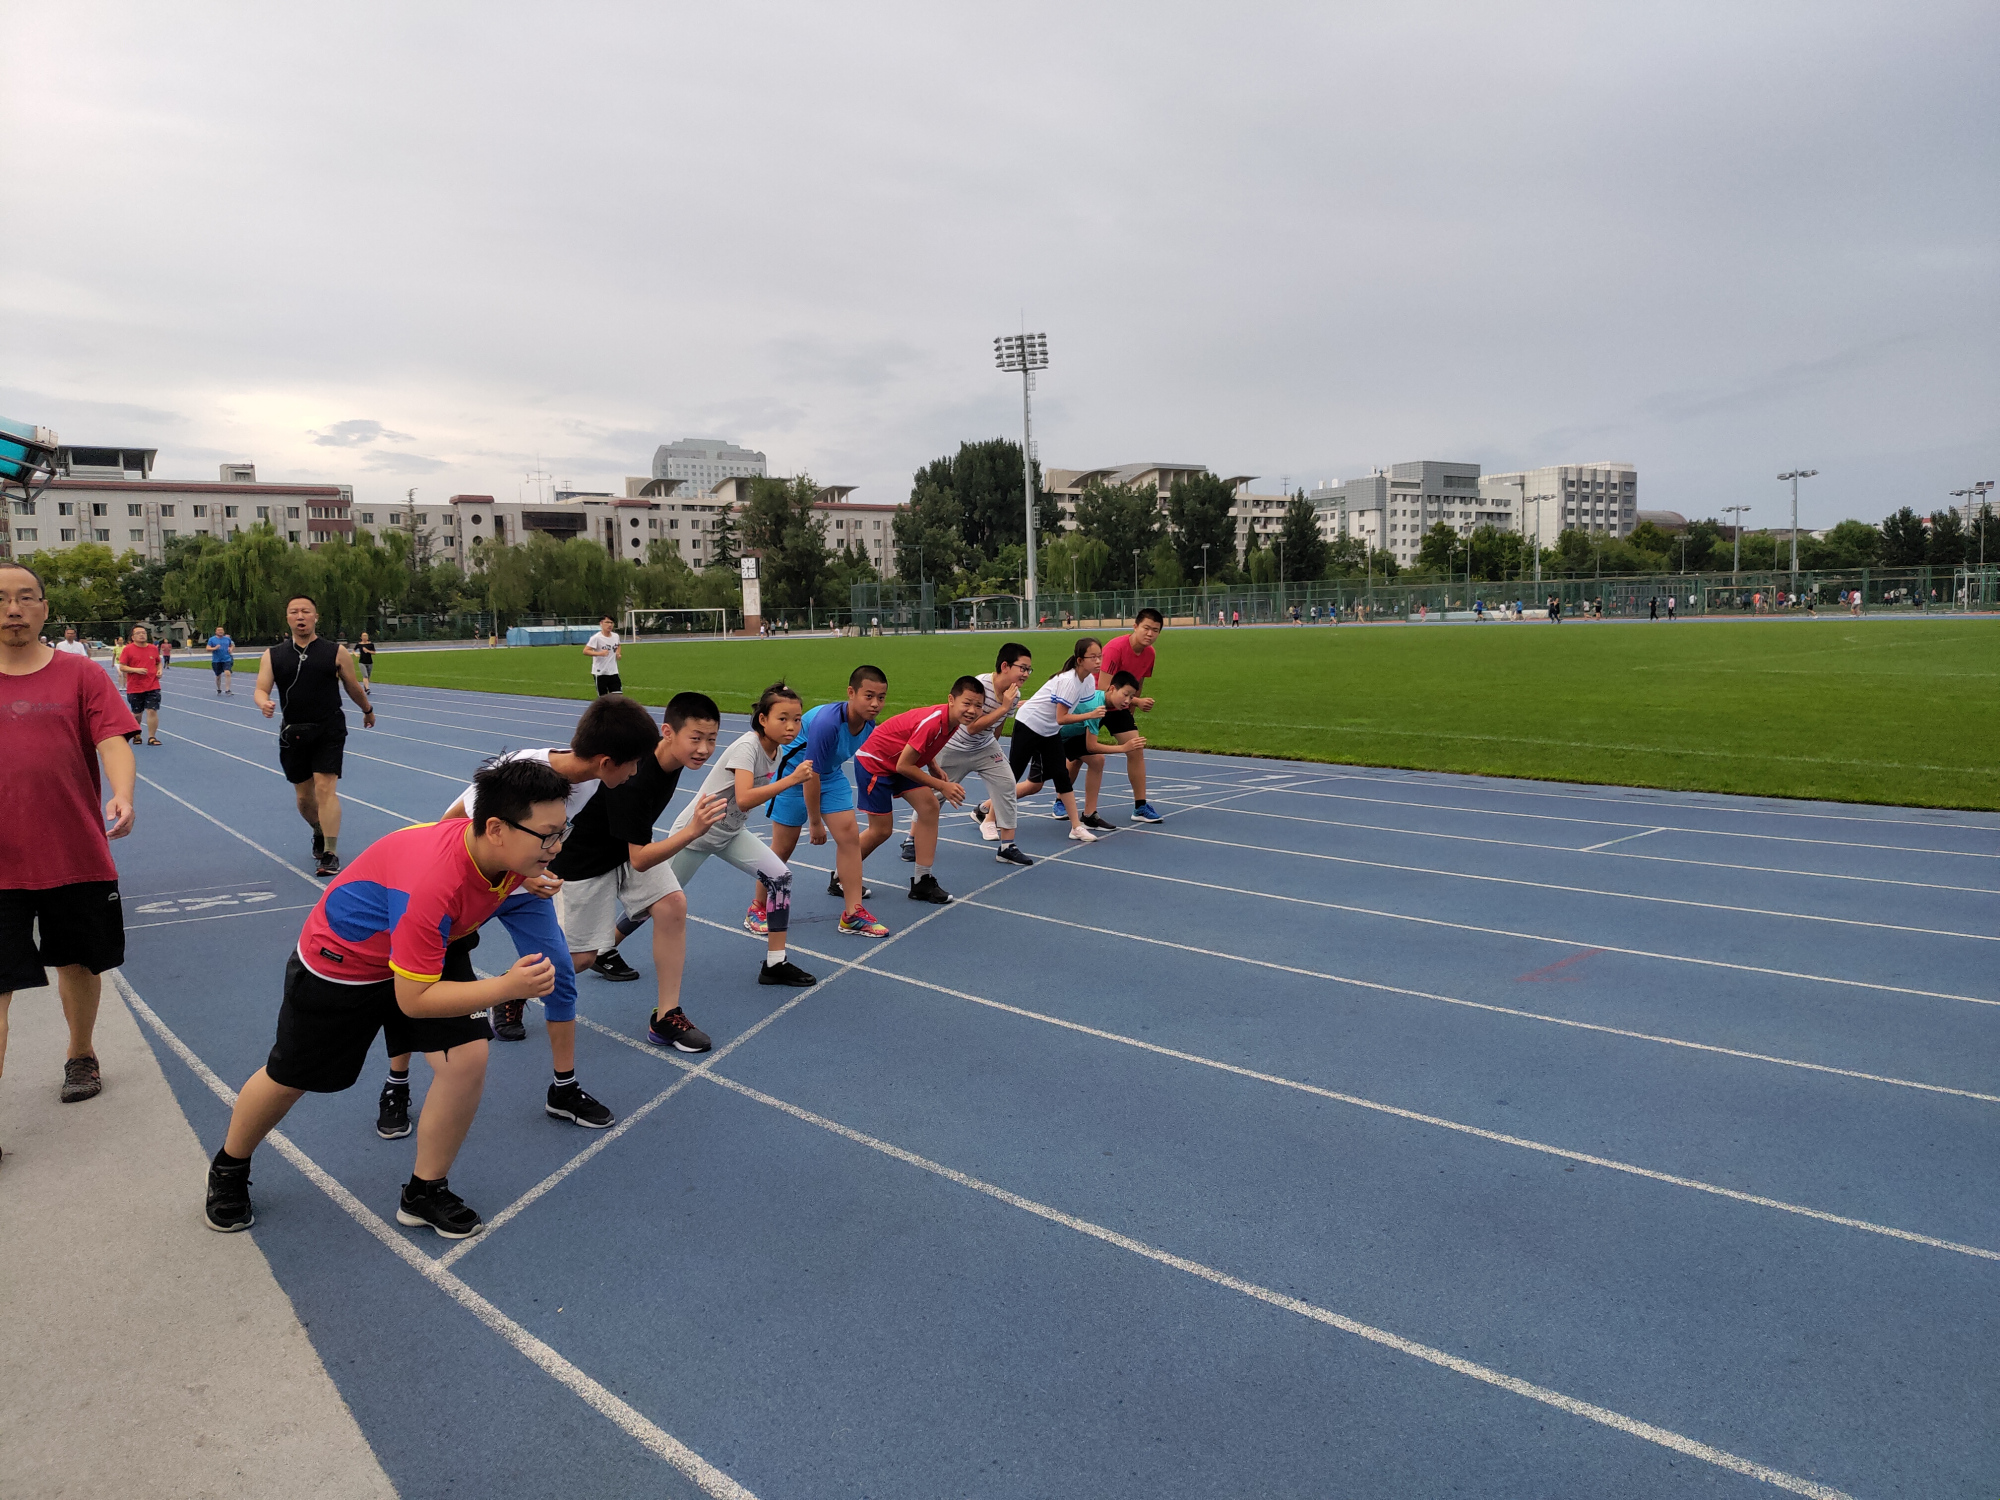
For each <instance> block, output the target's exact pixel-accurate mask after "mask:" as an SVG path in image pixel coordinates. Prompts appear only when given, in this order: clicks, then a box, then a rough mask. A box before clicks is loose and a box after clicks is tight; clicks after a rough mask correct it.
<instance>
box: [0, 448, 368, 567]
mask: <svg viewBox="0 0 2000 1500" xmlns="http://www.w3.org/2000/svg"><path fill="white" fill-rule="evenodd" d="M157 457H158V452H157V450H155V449H152V448H81V447H68V446H65V447H62V448H58V449H57V450H56V475H57V477H56V478H55V479H54V480H52V481H51V482H50V484H49V487H48V488H47V489H45V490H43V491H42V493H41V494H40V495H38V496H37V497H36V498H35V499H33V500H15V501H12V502H11V503H10V504H9V506H8V511H9V514H8V516H7V518H6V519H7V525H6V526H5V527H4V528H0V532H4V535H0V556H6V555H12V556H14V557H22V558H26V557H31V556H33V555H34V554H36V553H38V552H60V551H63V550H65V549H67V548H70V547H74V546H77V545H79V544H80V543H83V542H96V543H97V544H98V545H100V546H104V547H109V548H110V549H111V550H112V551H113V552H115V553H118V554H120V555H121V556H122V555H123V554H124V553H127V552H136V553H138V554H139V556H140V557H142V558H144V559H145V560H146V561H148V562H161V561H164V560H165V557H166V547H167V543H169V542H172V541H176V540H178V539H180V538H183V537H191V536H212V537H215V538H217V539H219V540H227V539H228V538H229V537H230V536H232V535H234V534H235V533H236V532H239V531H242V530H244V529H246V528H248V527H252V526H255V525H258V524H259V523H260V522H269V523H270V525H271V526H272V528H273V529H274V530H275V531H276V532H277V533H278V535H279V536H281V537H283V538H284V539H285V540H286V541H288V542H291V543H293V544H294V545H296V546H301V547H317V546H319V545H320V544H322V543H324V542H328V541H331V540H332V539H333V538H334V537H337V536H347V537H351V536H352V535H353V532H354V521H353V503H354V489H353V486H351V485H345V484H259V483H258V482H257V468H256V465H254V464H247V463H246V464H224V465H222V469H221V477H220V479H219V480H218V481H217V482H215V483H206V482H203V481H199V480H193V481H188V480H173V479H155V478H153V477H152V474H153V464H154V460H155V459H156V458H157Z"/></svg>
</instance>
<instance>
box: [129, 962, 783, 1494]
mask: <svg viewBox="0 0 2000 1500" xmlns="http://www.w3.org/2000/svg"><path fill="white" fill-rule="evenodd" d="M108 977H109V978H110V980H111V982H112V984H113V986H114V987H115V988H116V989H117V990H118V993H119V995H120V996H121V997H122V998H123V999H124V1001H125V1003H126V1005H127V1006H129V1007H130V1008H131V1010H132V1013H133V1014H134V1015H136V1016H137V1017H139V1019H140V1020H142V1021H144V1022H145V1023H146V1025H147V1026H148V1027H150V1028H151V1029H152V1031H153V1033H154V1035H156V1036H158V1037H159V1039H160V1040H161V1041H162V1042H163V1043H165V1044H166V1046H167V1048H168V1049H169V1050H170V1051H172V1052H173V1054H174V1055H175V1056H176V1057H178V1058H179V1059H180V1060H181V1061H182V1062H183V1063H185V1064H186V1065H187V1067H188V1070H189V1071H190V1072H192V1073H193V1074H194V1076H195V1077H196V1078H198V1079H200V1080H201V1082H202V1084H203V1085H204V1086H205V1087H206V1088H207V1089H208V1091H209V1092H210V1093H212V1094H214V1095H215V1097H216V1098H218V1099H220V1100H221V1101H222V1102H223V1103H224V1104H226V1105H228V1106H230V1107H231V1108H234V1107H235V1104H236V1091H235V1090H234V1089H232V1088H230V1087H229V1085H228V1084H226V1083H224V1082H223V1081H222V1080H221V1079H220V1078H219V1077H217V1076H216V1073H215V1070H214V1069H213V1068H211V1067H209V1066H208V1064H207V1063H205V1062H203V1061H202V1060H201V1059H200V1058H199V1057H197V1056H196V1055H195V1053H194V1050H193V1049H192V1048H191V1047H189V1046H188V1045H187V1043H186V1042H183V1041H182V1040H181V1039H180V1037H179V1036H177V1035H176V1034H175V1033H174V1032H173V1030H172V1029H171V1028H170V1027H169V1026H168V1025H167V1023H166V1022H165V1021H163V1020H161V1019H160V1017H159V1016H158V1014H156V1013H155V1012H154V1010H153V1008H152V1007H151V1006H150V1005H148V1004H147V1003H146V1002H145V1001H144V1000H142V999H140V998H139V993H138V991H136V990H134V989H133V988H132V986H131V984H130V982H129V981H127V979H126V978H125V976H124V975H123V974H122V973H120V972H119V971H118V970H116V969H113V970H111V971H110V974H109V976H108ZM267 1140H268V1143H269V1144H270V1145H271V1146H272V1148H273V1149H275V1150H276V1151H277V1153H278V1154H279V1155H280V1156H282V1157H284V1159H285V1160H286V1161H288V1162H290V1163H291V1164H292V1165H293V1166H294V1167H296V1168H297V1169H298V1170H299V1172H300V1173H301V1174H302V1175H303V1176H304V1177H305V1179H306V1180H307V1181H308V1182H310V1183H311V1184H312V1185H313V1186H314V1187H316V1188H318V1189H319V1190H320V1191H321V1192H322V1193H325V1194H326V1196H327V1197H328V1198H331V1199H332V1200H333V1201H334V1202H335V1203H336V1204H338V1205H339V1206H340V1208H341V1209H342V1210H343V1211H344V1212H345V1213H346V1214H347V1216H348V1217H349V1218H351V1219H352V1220H354V1222H355V1223H357V1224H359V1225H360V1226H361V1227H362V1228H363V1229H364V1230H366V1231H367V1232H368V1233H369V1234H371V1235H373V1236H374V1237H375V1239H376V1240H378V1241H379V1242H380V1243H381V1244H382V1245H384V1246H385V1247H386V1248H387V1249H388V1250H389V1252H390V1253H391V1254H392V1255H394V1256H395V1257H396V1258H397V1259H398V1260H400V1261H402V1262H403V1263H404V1264H405V1265H407V1266H409V1267H410V1268H411V1269H412V1270H414V1271H415V1272H416V1273H417V1274H418V1275H420V1276H422V1277H423V1278H424V1279H425V1280H426V1281H428V1282H430V1283H431V1285H432V1286H435V1287H436V1288H437V1289H438V1290H439V1291H441V1292H443V1293H444V1294H445V1295H446V1296H447V1297H449V1298H450V1299H451V1300H452V1301H453V1302H455V1303H457V1304H458V1305H459V1306H460V1307H462V1308H464V1309H465V1310H466V1311H467V1312H469V1313H471V1314H472V1316H473V1317H475V1318H477V1319H478V1320H479V1321H480V1322H481V1323H483V1324H484V1325H485V1326H486V1327H487V1328H488V1329H490V1330H491V1331H492V1332H494V1333H496V1334H498V1335H499V1336H500V1337H501V1338H502V1339H503V1340H504V1341H505V1342H506V1343H507V1344H508V1345H510V1346H511V1347H512V1348H513V1349H514V1350H515V1351H516V1352H517V1353H519V1354H521V1355H523V1356H524V1357H525V1358H526V1359H527V1360H528V1361H529V1362H530V1363H531V1364H533V1365H534V1366H535V1367H536V1368H537V1369H539V1370H541V1371H542V1373H543V1374H545V1375H547V1376H549V1377H550V1378H551V1379H553V1380H555V1381H556V1382H557V1383H558V1384H560V1385H562V1386H564V1387H566V1388H567V1389H568V1390H569V1391H570V1392H571V1393H572V1394H574V1395H575V1396H576V1397H577V1398H578V1399H580V1400H581V1401H582V1402H583V1403H584V1404H585V1405H586V1406H588V1407H590V1408H591V1409H592V1410H593V1411H595V1412H597V1413H598V1414H599V1415H600V1416H603V1417H606V1418H608V1419H609V1420H610V1421H611V1422H612V1424H613V1425H614V1426H616V1427H617V1428H618V1429H619V1430H620V1431H621V1432H623V1433H624V1434H625V1435H626V1436H627V1437H630V1438H631V1439H633V1440H634V1441H635V1442H637V1443H638V1444H639V1445H640V1446H641V1447H643V1448H645V1449H646V1450H647V1451H648V1452H650V1453H652V1454H653V1455H655V1456H656V1457H658V1458H662V1459H665V1460H666V1461H667V1462H668V1463H670V1464H672V1465H673V1466H674V1467H675V1468H676V1469H678V1470H679V1471H680V1472H681V1473H682V1474H684V1475H686V1476H687V1477H688V1478H689V1479H691V1480H693V1481H694V1483H696V1484H697V1485H699V1486H700V1487H701V1488H702V1490H703V1491H704V1492H705V1493H707V1494H710V1495H714V1496H716V1497H717V1500H756V1497H755V1496H754V1495H753V1494H752V1493H751V1492H750V1491H749V1490H748V1489H746V1488H744V1487H743V1486H742V1485H740V1484H738V1483H737V1482H736V1481H735V1480H734V1479H732V1478H730V1477H729V1475H727V1474H725V1473H724V1472H723V1471H722V1470H721V1469H718V1468H717V1467H716V1466H715V1465H714V1464H712V1463H710V1462H709V1461H708V1460H707V1459H705V1458H703V1457H702V1456H701V1455H700V1454H699V1453H697V1452H695V1451H694V1449H692V1448H690V1447H688V1445H687V1444H686V1443H683V1442H682V1441H681V1440H680V1439H679V1438H676V1437H674V1436H673V1435H672V1434H671V1433H669V1432H667V1431H666V1430H665V1429H664V1428H662V1427H659V1426H658V1425H656V1424H655V1423H653V1422H652V1421H650V1420H648V1419H647V1418H646V1417H645V1416H644V1415H642V1414H641V1413H640V1412H639V1411H638V1410H637V1409H636V1408H634V1407H632V1406H631V1405H629V1404H627V1403H626V1402H624V1401H622V1400H620V1399H619V1398H618V1397H617V1396H616V1395H614V1394H612V1392H611V1391H609V1390H607V1389H606V1388H605V1387H604V1386H602V1385H600V1384H599V1383H598V1382H597V1381H595V1380H593V1379H591V1378H590V1376H588V1375H586V1374H585V1373H584V1372H583V1371H582V1370H580V1369H578V1368H577V1367H576V1366H575V1365H573V1364H571V1363H570V1362H569V1361H568V1360H567V1359H565V1358H563V1356H562V1355H560V1354H558V1353H557V1352H556V1351H555V1350H554V1349H553V1348H551V1347H550V1346H549V1345H548V1344H546V1343H544V1342H543V1341H542V1340H541V1339H538V1338H536V1337H535V1335H533V1334H532V1333H530V1332H528V1330H527V1329H525V1328H523V1327H522V1326H521V1325H520V1324H519V1323H517V1322H515V1321H514V1320H513V1319H512V1318H510V1317H508V1316H507V1315H506V1314H505V1313H504V1312H502V1311H501V1310H500V1309H499V1308H497V1307H495V1306H494V1305H493V1304H492V1303H491V1302H489V1301H487V1300H486V1298H484V1297H482V1296H480V1294H479V1293H478V1292H476V1291H474V1290H473V1289H472V1288H471V1287H470V1286H469V1285H467V1284H466V1283H465V1282H464V1281H463V1280H462V1279H460V1278H459V1277H457V1276H455V1275H453V1274H452V1272H451V1271H450V1270H449V1269H447V1268H446V1267H445V1266H444V1265H442V1264H441V1263H440V1262H439V1261H437V1260H435V1259H433V1258H432V1257H430V1256H428V1255H426V1254H424V1253H423V1252H422V1251H421V1250H419V1249H417V1247H416V1246H415V1245H414V1244H413V1243H411V1241H410V1238H409V1236H408V1235H405V1234H403V1233H401V1232H400V1231H398V1230H396V1229H392V1228H391V1227H390V1226H389V1224H388V1222H387V1221H386V1220H384V1219H383V1218H382V1217H381V1216H380V1215H379V1214H377V1213H376V1212H375V1211H374V1210H373V1209H371V1208H369V1207H368V1205H367V1204H365V1203H363V1202H362V1201H361V1200H360V1199H359V1198H357V1197H355V1195H354V1194H353V1193H352V1192H350V1191H349V1190H348V1189H347V1188H346V1187H344V1186H343V1185H342V1184H341V1183H340V1181H339V1180H338V1179H337V1178H335V1177H334V1176H333V1174H332V1173H330V1172H328V1171H327V1170H326V1169H325V1168H324V1167H322V1166H320V1164H319V1163H318V1162H316V1161H314V1160H313V1159H312V1158H311V1157H310V1156H308V1155H306V1153H305V1152H304V1151H302V1150H300V1149H299V1147H298V1145H297V1144H296V1143H294V1142H293V1140H292V1139H291V1137H289V1136H288V1135H286V1134H285V1133H284V1132H283V1131H282V1130H274V1131H272V1132H271V1134H270V1136H269V1137H267Z"/></svg>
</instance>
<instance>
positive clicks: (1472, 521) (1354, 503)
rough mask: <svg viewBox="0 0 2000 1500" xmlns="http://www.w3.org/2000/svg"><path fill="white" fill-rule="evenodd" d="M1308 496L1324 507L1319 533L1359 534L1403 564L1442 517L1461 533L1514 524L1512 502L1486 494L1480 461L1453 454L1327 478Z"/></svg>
mask: <svg viewBox="0 0 2000 1500" xmlns="http://www.w3.org/2000/svg"><path fill="white" fill-rule="evenodd" d="M1307 498H1308V499H1310V500H1311V501H1312V502H1313V505H1314V506H1315V508H1317V509H1318V511H1319V513H1320V535H1322V536H1324V537H1326V538H1327V539H1328V540H1329V541H1331V540H1333V539H1334V538H1336V537H1342V536H1350V537H1354V538H1357V539H1358V540H1360V541H1362V542H1363V543H1365V544H1366V546H1367V548H1368V550H1369V551H1371V552H1378V551H1386V552H1388V553H1390V554H1391V555H1392V556H1394V557H1395V559H1396V562H1397V564H1398V565H1399V566H1402V567H1408V566H1410V565H1411V564H1413V563H1414V562H1416V560H1417V554H1418V552H1419V551H1420V550H1421V549H1422V547H1423V539H1424V533H1425V532H1426V531H1428V530H1430V529H1431V527H1433V526H1436V525H1438V524H1440V523H1442V524H1444V525H1446V526H1449V527H1451V528H1452V529H1453V530H1454V531H1456V532H1458V533H1459V534H1460V535H1461V536H1470V535H1471V534H1472V533H1473V532H1474V531H1476V530H1478V529H1479V528H1480V527H1482V526H1491V527H1493V528H1495V529H1496V530H1500V531H1508V530H1511V529H1513V524H1514V512H1513V508H1512V506H1511V505H1510V504H1500V503H1497V502H1496V501H1495V500H1494V499H1492V498H1491V497H1489V496H1486V495H1484V494H1482V492H1481V488H1480V478H1479V465H1478V464H1470V463H1459V462H1455V461H1452V460H1449V459H1433V458H1425V459H1416V460H1413V461H1412V462H1409V463H1401V464H1394V465H1391V466H1390V467H1389V468H1388V469H1387V470H1386V471H1385V470H1381V469H1378V470H1376V471H1375V472H1374V473H1373V474H1368V475H1365V476H1363V477H1362V478H1360V479H1349V480H1346V481H1344V482H1343V481H1338V480H1327V481H1325V482H1324V483H1322V484H1320V485H1319V486H1317V487H1316V488H1315V489H1314V490H1313V492H1312V493H1311V494H1310V495H1309V496H1308V497H1307Z"/></svg>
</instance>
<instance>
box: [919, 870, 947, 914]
mask: <svg viewBox="0 0 2000 1500" xmlns="http://www.w3.org/2000/svg"><path fill="white" fill-rule="evenodd" d="M910 899H911V900H912V901H928V902H930V904H931V905H932V906H944V905H946V904H947V903H948V902H950V900H951V892H950V891H948V890H946V889H945V888H944V887H943V886H941V885H939V884H938V880H937V876H935V875H919V876H918V877H917V878H916V879H915V880H912V881H911V882H910Z"/></svg>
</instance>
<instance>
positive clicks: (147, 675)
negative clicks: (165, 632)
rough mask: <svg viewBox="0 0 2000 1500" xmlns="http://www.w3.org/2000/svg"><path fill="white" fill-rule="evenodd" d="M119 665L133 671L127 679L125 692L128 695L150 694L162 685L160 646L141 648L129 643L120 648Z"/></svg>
mask: <svg viewBox="0 0 2000 1500" xmlns="http://www.w3.org/2000/svg"><path fill="white" fill-rule="evenodd" d="M118 665H119V666H121V667H131V668H132V669H133V671H132V674H131V675H130V676H129V677H126V679H125V691H126V692H128V693H150V692H152V691H153V689H154V688H156V687H158V686H159V685H160V648H159V647H158V646H140V645H135V644H133V643H132V642H131V641H127V642H126V643H125V644H124V645H122V646H120V647H119V648H118Z"/></svg>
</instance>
